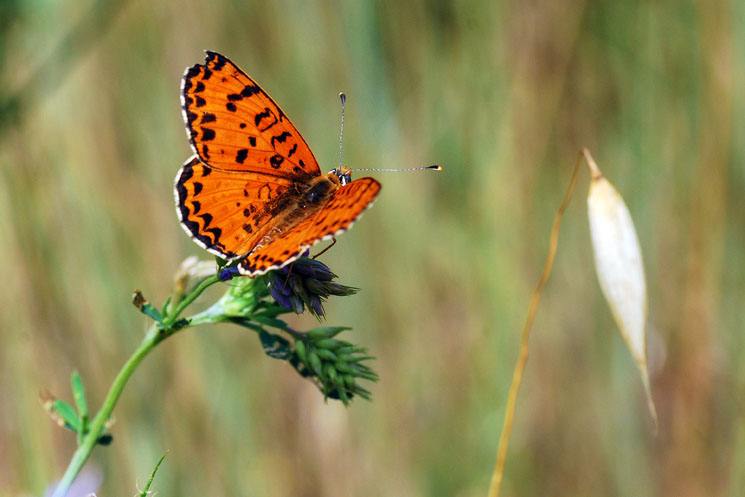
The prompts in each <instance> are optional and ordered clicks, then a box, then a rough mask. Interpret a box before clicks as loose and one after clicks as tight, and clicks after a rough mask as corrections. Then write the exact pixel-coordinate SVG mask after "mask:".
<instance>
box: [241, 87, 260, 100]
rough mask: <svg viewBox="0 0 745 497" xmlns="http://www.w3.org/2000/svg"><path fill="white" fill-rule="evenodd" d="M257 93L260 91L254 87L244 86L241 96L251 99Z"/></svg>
mask: <svg viewBox="0 0 745 497" xmlns="http://www.w3.org/2000/svg"><path fill="white" fill-rule="evenodd" d="M257 93H261V90H260V89H259V87H258V86H256V85H246V86H245V87H244V88H243V90H241V95H242V96H243V97H246V98H248V97H252V96H254V95H256V94H257Z"/></svg>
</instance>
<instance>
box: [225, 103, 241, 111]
mask: <svg viewBox="0 0 745 497" xmlns="http://www.w3.org/2000/svg"><path fill="white" fill-rule="evenodd" d="M225 108H226V109H228V110H229V111H230V112H235V111H236V110H237V109H238V108H237V107H236V106H235V104H234V103H233V102H228V103H227V104H225Z"/></svg>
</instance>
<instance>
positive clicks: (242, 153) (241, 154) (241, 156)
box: [235, 148, 248, 164]
mask: <svg viewBox="0 0 745 497" xmlns="http://www.w3.org/2000/svg"><path fill="white" fill-rule="evenodd" d="M246 157H248V149H247V148H242V149H240V150H239V151H238V153H237V154H235V161H236V162H237V163H238V164H243V161H245V160H246Z"/></svg>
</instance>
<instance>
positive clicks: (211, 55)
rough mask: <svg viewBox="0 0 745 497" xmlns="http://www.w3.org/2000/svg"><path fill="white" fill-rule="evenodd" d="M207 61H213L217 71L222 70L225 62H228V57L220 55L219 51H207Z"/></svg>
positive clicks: (213, 66)
mask: <svg viewBox="0 0 745 497" xmlns="http://www.w3.org/2000/svg"><path fill="white" fill-rule="evenodd" d="M206 61H207V62H212V63H213V65H212V68H213V69H214V70H215V71H220V70H222V68H223V67H224V66H225V64H226V63H227V62H228V59H227V57H225V56H223V55H220V54H219V53H217V52H210V51H207V59H206Z"/></svg>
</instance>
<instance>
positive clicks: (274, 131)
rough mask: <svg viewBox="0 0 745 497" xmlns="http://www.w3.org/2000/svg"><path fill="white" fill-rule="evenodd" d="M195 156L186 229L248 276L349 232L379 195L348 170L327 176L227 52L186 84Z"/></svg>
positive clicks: (182, 195) (186, 168) (182, 178)
mask: <svg viewBox="0 0 745 497" xmlns="http://www.w3.org/2000/svg"><path fill="white" fill-rule="evenodd" d="M181 104H182V108H183V114H184V121H186V134H187V135H188V137H189V141H190V142H191V146H192V149H193V150H194V152H195V153H196V155H195V156H193V157H191V158H190V159H189V160H188V161H187V162H186V164H184V165H183V166H181V169H180V170H179V172H178V174H177V175H176V182H175V186H174V193H175V197H176V210H177V212H178V216H179V221H180V222H181V226H182V227H183V228H184V231H186V233H187V234H188V235H189V236H190V237H191V238H192V240H194V242H195V243H196V244H197V245H199V246H200V247H202V248H204V249H206V250H207V251H208V252H210V253H212V254H215V255H217V256H219V257H222V258H224V259H229V260H240V262H239V264H238V271H239V272H240V273H241V274H245V275H248V276H252V277H253V276H256V275H259V274H264V273H266V272H267V271H271V270H273V269H278V268H281V267H283V266H285V265H287V264H289V263H291V262H292V261H294V260H295V259H297V258H298V257H300V256H301V255H302V254H303V253H304V252H305V251H306V250H307V249H308V248H310V247H311V246H313V245H314V244H316V243H318V242H319V241H321V240H328V239H331V238H332V237H333V236H335V235H338V234H340V233H342V232H344V231H346V230H347V229H349V227H350V226H352V224H353V223H354V222H355V221H356V220H357V219H359V217H360V216H361V215H362V213H363V212H364V211H365V209H367V208H368V207H370V206H371V205H372V203H373V201H374V200H375V197H376V196H377V195H378V192H380V183H378V182H377V181H376V180H374V179H373V178H361V179H358V180H355V181H351V176H350V170H349V169H348V168H346V167H340V168H336V169H332V170H331V171H329V173H328V174H326V175H323V174H321V170H320V168H319V167H318V162H317V161H316V159H315V157H313V153H312V152H311V151H310V148H309V147H308V144H307V143H305V140H303V137H302V136H300V133H298V130H297V129H296V128H295V126H293V125H292V123H291V122H290V120H289V119H288V118H287V116H286V115H285V113H284V112H282V109H280V108H279V106H277V104H276V103H274V100H272V98H271V97H270V96H269V95H267V94H266V92H265V91H264V90H262V89H261V88H260V87H259V85H257V84H256V82H254V80H253V79H251V78H249V77H248V76H247V75H246V73H244V72H243V71H241V70H240V69H239V68H238V67H237V66H236V65H235V64H233V63H232V62H231V61H230V60H229V59H228V58H227V57H225V56H223V55H220V54H218V53H215V52H207V57H206V59H205V63H204V64H203V65H200V64H197V65H194V66H192V67H190V68H188V69H187V70H186V72H185V73H184V79H183V81H182V83H181Z"/></svg>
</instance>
